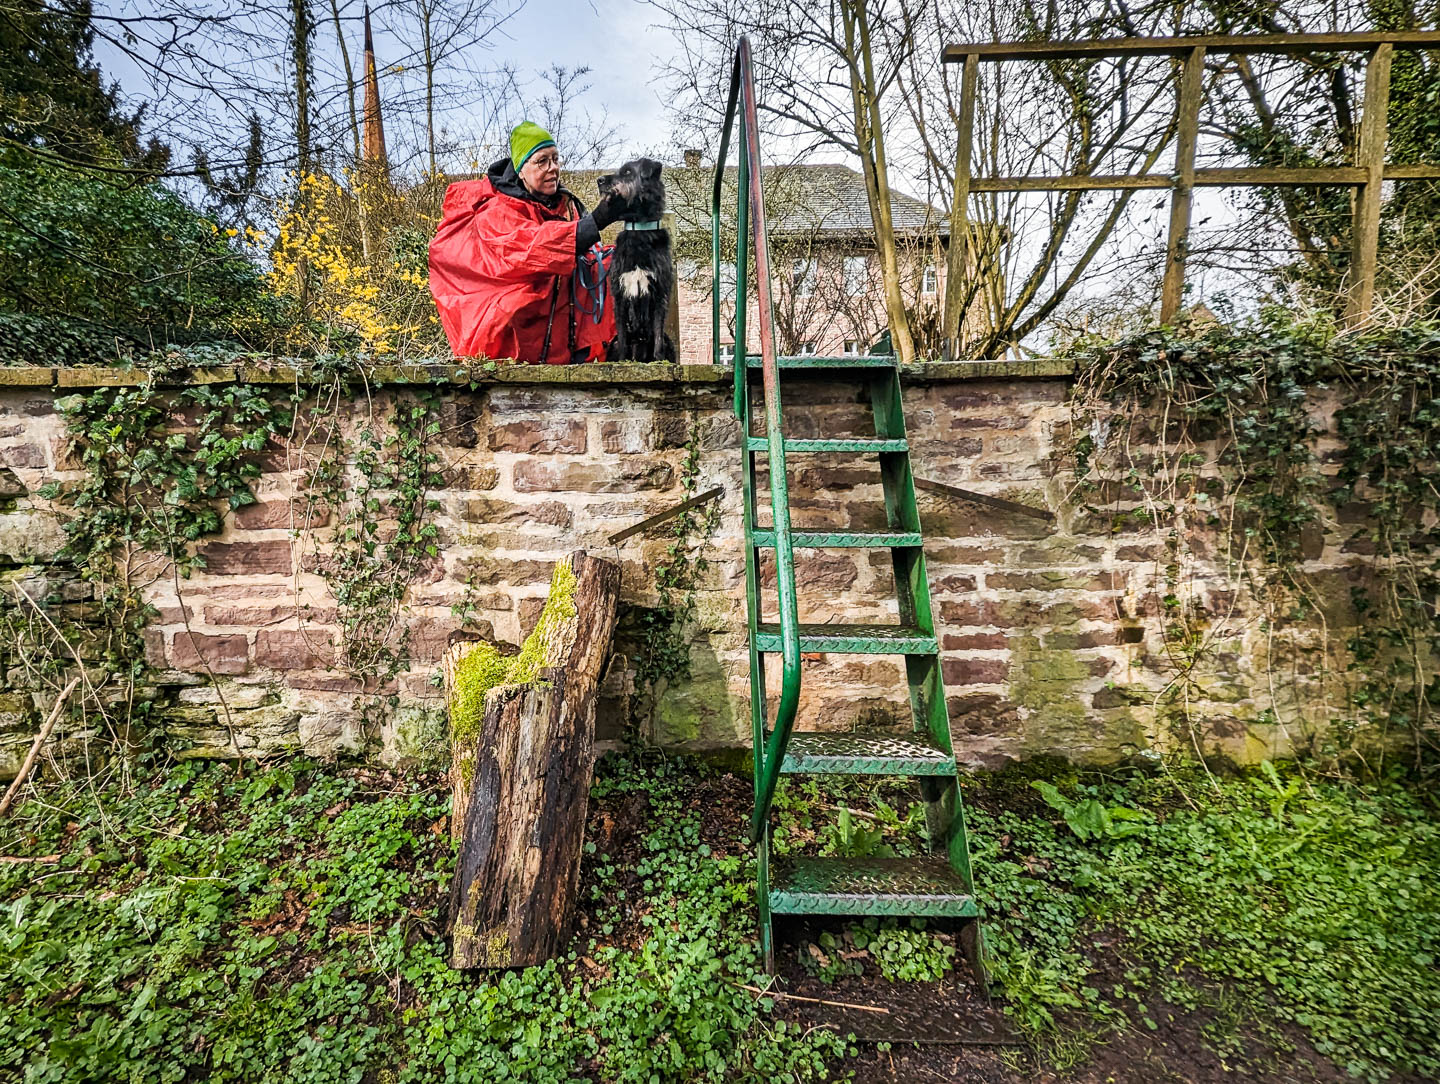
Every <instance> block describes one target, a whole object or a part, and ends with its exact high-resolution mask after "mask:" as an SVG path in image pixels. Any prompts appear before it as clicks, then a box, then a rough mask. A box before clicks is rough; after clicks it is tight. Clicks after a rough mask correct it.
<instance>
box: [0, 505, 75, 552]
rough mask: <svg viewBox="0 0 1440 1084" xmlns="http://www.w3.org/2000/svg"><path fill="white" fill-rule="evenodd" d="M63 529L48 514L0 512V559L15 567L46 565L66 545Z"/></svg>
mask: <svg viewBox="0 0 1440 1084" xmlns="http://www.w3.org/2000/svg"><path fill="white" fill-rule="evenodd" d="M65 538H66V536H65V528H64V527H63V526H62V525H61V523H60V518H59V517H58V516H56V515H54V514H52V513H50V512H40V511H31V510H28V509H27V510H25V511H20V512H6V513H0V557H8V558H9V559H10V560H11V561H12V562H14V563H15V564H18V565H24V564H48V563H49V562H51V561H53V560H54V559H55V556H56V554H58V553H59V552H60V550H61V549H63V548H64V546H65Z"/></svg>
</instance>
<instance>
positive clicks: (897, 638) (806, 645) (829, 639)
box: [755, 623, 940, 655]
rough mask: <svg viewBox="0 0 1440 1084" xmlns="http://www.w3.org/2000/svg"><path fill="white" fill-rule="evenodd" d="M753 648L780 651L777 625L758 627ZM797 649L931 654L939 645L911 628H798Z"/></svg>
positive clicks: (874, 626) (885, 626)
mask: <svg viewBox="0 0 1440 1084" xmlns="http://www.w3.org/2000/svg"><path fill="white" fill-rule="evenodd" d="M755 646H756V648H757V650H760V651H768V652H771V653H772V654H773V653H776V652H779V651H781V650H782V648H783V644H782V641H781V637H780V626H779V625H776V624H769V623H766V624H762V625H760V627H759V630H758V632H757V635H756V637H755ZM800 650H801V651H833V652H835V653H836V654H839V655H934V654H935V653H936V652H938V651H939V650H940V645H939V642H938V641H937V640H936V639H935V634H934V633H931V632H926V631H925V630H924V629H919V628H915V627H914V626H913V625H801V626H800Z"/></svg>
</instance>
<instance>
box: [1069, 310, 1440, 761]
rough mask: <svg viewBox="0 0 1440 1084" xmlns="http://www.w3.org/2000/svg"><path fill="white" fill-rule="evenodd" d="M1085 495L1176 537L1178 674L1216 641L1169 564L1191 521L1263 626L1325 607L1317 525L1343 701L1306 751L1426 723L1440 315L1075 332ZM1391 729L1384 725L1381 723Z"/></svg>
mask: <svg viewBox="0 0 1440 1084" xmlns="http://www.w3.org/2000/svg"><path fill="white" fill-rule="evenodd" d="M1074 358H1075V361H1076V372H1077V381H1076V388H1075V397H1074V404H1075V406H1074V409H1075V421H1076V424H1075V432H1076V434H1077V437H1076V439H1075V441H1074V445H1073V449H1072V450H1073V455H1074V459H1075V465H1076V475H1077V481H1078V485H1079V488H1080V493H1081V495H1082V497H1083V498H1084V499H1085V500H1086V501H1088V502H1089V503H1090V505H1091V506H1092V508H1093V509H1095V510H1098V511H1101V512H1103V513H1104V514H1109V515H1110V516H1111V517H1112V527H1113V528H1114V529H1116V530H1124V529H1127V528H1129V527H1136V526H1138V527H1144V528H1148V529H1151V530H1154V531H1156V532H1157V533H1158V534H1159V535H1160V536H1161V537H1163V538H1165V539H1166V540H1167V542H1168V545H1169V553H1170V556H1169V559H1168V567H1167V569H1166V577H1167V581H1168V585H1169V587H1168V590H1167V594H1166V597H1165V598H1164V600H1163V602H1164V605H1165V609H1166V612H1167V614H1168V615H1169V617H1170V619H1171V620H1170V625H1169V629H1168V633H1167V635H1168V637H1169V641H1170V646H1171V647H1172V659H1174V660H1175V661H1176V662H1177V667H1178V673H1179V677H1178V678H1177V679H1176V682H1175V683H1173V684H1172V687H1171V688H1170V689H1169V690H1167V693H1168V694H1169V695H1170V696H1171V698H1172V699H1175V698H1182V699H1183V697H1182V696H1181V690H1180V687H1181V686H1183V685H1184V683H1185V682H1186V681H1187V680H1188V674H1189V673H1190V672H1191V671H1192V670H1193V668H1194V666H1195V665H1196V664H1197V663H1198V661H1199V658H1200V657H1201V656H1202V655H1203V654H1204V652H1205V651H1206V650H1207V648H1208V647H1213V644H1211V643H1210V642H1209V641H1207V639H1206V637H1205V636H1204V635H1203V634H1202V632H1201V631H1200V627H1201V626H1202V625H1203V624H1204V622H1205V620H1206V615H1204V614H1202V613H1199V612H1198V611H1197V610H1196V608H1195V606H1194V604H1193V602H1187V601H1186V599H1185V598H1184V595H1185V592H1184V591H1183V589H1182V584H1181V583H1180V581H1181V580H1182V579H1183V578H1184V576H1185V575H1186V570H1187V569H1188V567H1189V564H1188V561H1187V560H1186V559H1185V558H1186V557H1187V551H1188V549H1189V547H1190V546H1191V544H1192V543H1193V541H1194V540H1195V538H1196V537H1197V535H1198V534H1204V535H1206V536H1207V537H1210V538H1215V539H1218V540H1219V541H1220V544H1221V546H1222V552H1223V556H1224V557H1226V558H1228V564H1229V567H1230V568H1231V569H1232V570H1233V571H1234V572H1235V573H1236V574H1237V575H1238V576H1239V577H1240V578H1241V579H1242V580H1243V583H1244V585H1245V586H1246V588H1247V589H1248V590H1250V591H1251V592H1252V593H1253V595H1254V597H1255V598H1256V600H1257V601H1258V602H1259V603H1260V604H1261V606H1262V607H1263V608H1264V611H1265V614H1266V621H1267V622H1268V627H1270V628H1272V629H1281V628H1289V629H1292V630H1293V629H1299V628H1301V627H1305V626H1307V625H1308V626H1309V627H1314V626H1315V625H1317V624H1319V625H1321V626H1324V615H1325V614H1326V613H1327V612H1333V611H1334V609H1335V602H1336V600H1335V598H1334V588H1333V585H1332V586H1325V587H1321V586H1317V583H1316V578H1315V577H1314V576H1313V575H1312V570H1311V569H1310V568H1308V567H1307V564H1308V562H1309V560H1311V559H1312V558H1314V557H1316V556H1318V555H1319V554H1320V553H1321V546H1322V543H1323V540H1324V539H1325V537H1326V536H1327V534H1328V535H1331V536H1334V535H1335V534H1336V533H1337V532H1339V534H1340V538H1341V542H1342V545H1343V550H1344V552H1346V553H1348V554H1353V555H1355V560H1354V561H1352V562H1350V564H1349V566H1348V568H1347V572H1348V573H1349V575H1350V579H1351V582H1350V583H1349V585H1348V594H1349V598H1348V599H1342V600H1340V601H1342V602H1345V603H1348V604H1349V606H1350V608H1351V615H1350V616H1351V618H1352V619H1351V620H1346V621H1344V622H1343V624H1344V625H1346V626H1347V629H1346V631H1347V635H1348V639H1347V641H1346V645H1345V646H1346V648H1347V649H1348V650H1347V652H1346V656H1347V659H1348V663H1347V666H1348V670H1347V672H1346V673H1345V674H1344V675H1343V676H1344V677H1345V678H1346V679H1347V685H1348V694H1347V695H1348V702H1347V704H1346V705H1343V706H1337V711H1336V716H1335V718H1334V719H1332V720H1330V722H1331V724H1332V725H1331V726H1330V727H1329V728H1328V729H1327V730H1326V732H1325V733H1324V734H1316V735H1313V736H1312V747H1311V748H1310V749H1308V750H1305V751H1308V752H1313V753H1317V754H1326V755H1330V756H1342V755H1351V754H1354V755H1358V754H1359V752H1360V750H1359V747H1358V746H1357V745H1356V742H1355V738H1356V736H1357V735H1356V731H1357V728H1360V727H1368V728H1370V730H1371V732H1372V733H1373V732H1374V731H1376V730H1378V731H1379V732H1381V733H1382V734H1384V733H1386V732H1394V731H1396V730H1399V731H1400V732H1402V733H1408V734H1409V740H1410V741H1411V742H1412V743H1413V746H1414V749H1415V751H1416V754H1417V756H1418V755H1419V754H1420V753H1421V752H1422V751H1423V749H1424V748H1425V747H1426V746H1427V745H1433V743H1434V731H1433V726H1432V724H1433V723H1434V722H1435V721H1436V711H1437V708H1440V669H1437V664H1440V613H1437V610H1436V606H1435V599H1436V598H1437V597H1440V531H1437V528H1436V523H1437V519H1440V490H1437V488H1436V486H1435V478H1436V472H1437V467H1440V325H1436V324H1433V323H1417V324H1412V325H1409V326H1406V327H1399V328H1385V329H1373V330H1367V331H1352V332H1343V333H1342V332H1341V331H1340V330H1339V329H1337V328H1336V327H1335V326H1334V325H1333V324H1332V323H1330V322H1329V321H1328V320H1326V319H1322V318H1316V319H1313V320H1297V319H1295V318H1294V317H1293V316H1291V315H1289V314H1286V313H1284V312H1280V311H1267V312H1265V313H1262V315H1261V316H1260V317H1259V318H1258V319H1257V320H1256V321H1255V322H1254V323H1252V324H1249V325H1244V326H1233V327H1232V326H1222V325H1219V324H1211V325H1208V326H1205V325H1197V326H1189V327H1182V328H1179V329H1159V330H1155V331H1151V332H1147V333H1145V334H1142V335H1138V336H1135V337H1133V338H1130V339H1126V340H1123V341H1120V342H1116V343H1102V344H1089V345H1085V346H1082V347H1080V348H1078V349H1076V350H1075V351H1074ZM1381 744H1382V745H1383V744H1384V743H1383V742H1382V743H1381Z"/></svg>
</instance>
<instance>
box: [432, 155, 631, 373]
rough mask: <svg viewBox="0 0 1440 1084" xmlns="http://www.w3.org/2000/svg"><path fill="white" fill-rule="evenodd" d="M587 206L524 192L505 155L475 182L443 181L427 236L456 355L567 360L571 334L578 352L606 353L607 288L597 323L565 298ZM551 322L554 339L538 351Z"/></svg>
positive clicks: (609, 334) (587, 356) (438, 303)
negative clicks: (439, 206)
mask: <svg viewBox="0 0 1440 1084" xmlns="http://www.w3.org/2000/svg"><path fill="white" fill-rule="evenodd" d="M497 182H498V187H497ZM583 214H584V208H583V207H582V206H580V203H579V201H578V200H576V199H575V198H574V197H573V196H572V195H570V193H568V192H562V195H561V199H560V200H559V202H558V203H557V204H556V206H555V207H554V208H553V209H552V208H549V207H546V206H545V205H544V204H542V203H541V202H540V201H539V200H536V199H534V198H531V197H529V196H528V195H527V194H525V191H524V189H523V187H521V186H520V184H519V178H518V177H516V175H515V171H514V169H513V168H512V167H511V166H510V163H509V160H508V159H507V160H505V161H503V162H497V163H496V164H495V165H494V166H491V167H490V171H489V173H488V174H487V175H486V176H484V177H482V178H481V179H480V180H478V181H456V182H455V183H454V184H452V185H450V186H449V188H447V189H446V190H445V206H444V210H443V212H442V214H441V218H440V225H439V227H438V228H437V230H436V233H435V239H434V240H432V241H431V242H430V292H431V293H432V294H433V295H434V296H435V307H436V309H438V310H439V313H440V324H441V326H442V327H444V328H445V335H446V337H448V338H449V340H450V348H451V349H452V350H453V351H454V352H455V355H456V356H457V357H467V358H468V357H483V358H489V359H494V360H499V359H502V358H507V359H508V358H514V359H515V360H516V361H521V362H526V363H530V364H535V363H539V362H545V363H547V364H550V365H564V364H566V363H568V362H569V361H571V360H572V353H571V342H572V334H573V342H574V350H575V352H574V355H573V358H574V360H579V361H599V360H603V359H604V356H605V344H606V343H608V342H609V341H610V340H612V339H614V338H615V312H614V309H613V308H612V307H611V305H610V297H609V292H608V291H607V292H606V295H605V302H604V309H603V310H602V313H601V320H600V322H599V323H598V324H597V323H596V322H595V319H594V317H593V316H592V315H591V314H589V313H586V312H584V311H580V312H576V311H575V310H574V308H573V306H572V304H571V296H572V290H573V278H574V275H575V266H576V257H575V230H576V223H577V222H578V220H579V219H580V217H581V216H582V215H583ZM581 296H582V300H583V299H584V294H583V292H582V295H581ZM552 304H553V312H554V315H553V317H552V315H551V312H552ZM572 321H573V323H572ZM547 325H548V326H549V329H550V348H549V351H548V352H547V353H545V355H544V356H543V357H542V356H541V353H542V351H543V350H544V346H545V333H546V327H547ZM572 327H573V333H572Z"/></svg>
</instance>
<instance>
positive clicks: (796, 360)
mask: <svg viewBox="0 0 1440 1084" xmlns="http://www.w3.org/2000/svg"><path fill="white" fill-rule="evenodd" d="M746 360H747V363H748V364H749V366H750V368H752V369H759V368H762V367H763V365H764V363H763V361H762V360H761V358H760V355H759V354H750V355H749V356H748V357H747V359H746ZM775 360H776V361H777V362H779V363H780V368H782V369H893V368H895V355H894V354H876V355H874V356H871V355H869V354H842V355H840V356H839V357H834V356H831V357H826V358H822V357H815V356H813V355H794V356H790V355H784V356H781V357H778V358H776V359H775Z"/></svg>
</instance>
